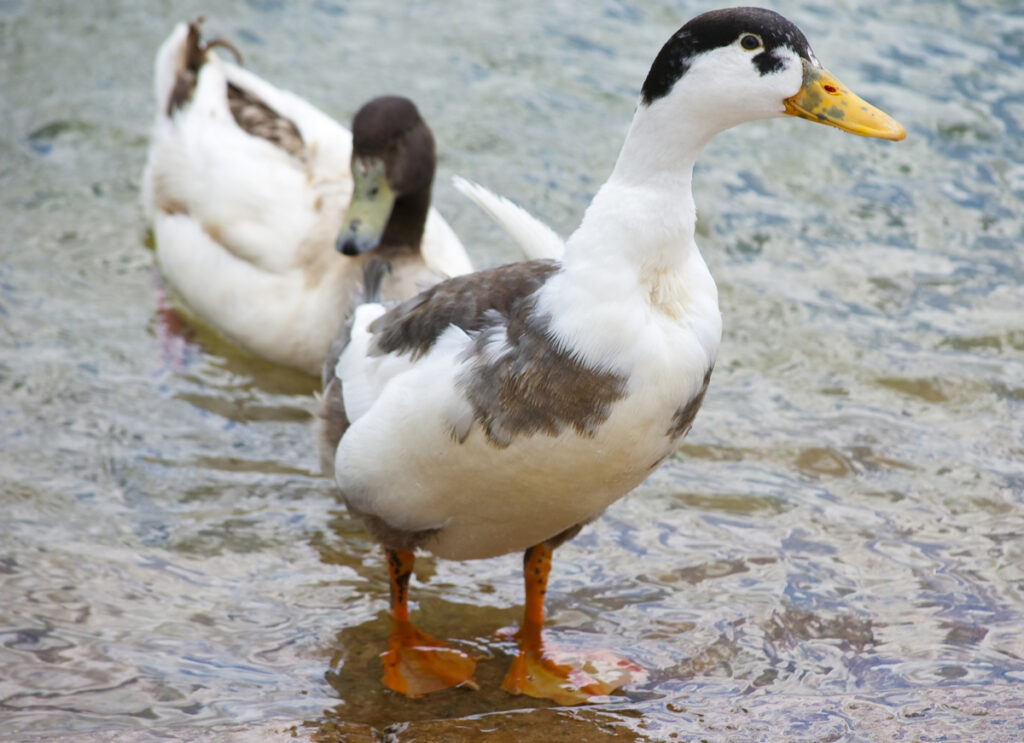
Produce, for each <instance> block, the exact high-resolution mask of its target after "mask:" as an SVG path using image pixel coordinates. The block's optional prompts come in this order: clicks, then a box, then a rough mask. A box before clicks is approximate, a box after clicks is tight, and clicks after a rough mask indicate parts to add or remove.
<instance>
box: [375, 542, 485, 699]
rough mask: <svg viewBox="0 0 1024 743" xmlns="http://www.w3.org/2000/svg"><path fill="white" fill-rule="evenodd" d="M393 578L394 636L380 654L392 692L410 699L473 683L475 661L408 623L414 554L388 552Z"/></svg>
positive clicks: (392, 618) (474, 687)
mask: <svg viewBox="0 0 1024 743" xmlns="http://www.w3.org/2000/svg"><path fill="white" fill-rule="evenodd" d="M385 553H386V555H387V560H388V574H389V575H390V577H391V636H390V637H389V638H388V650H387V652H384V653H381V656H380V657H381V660H382V661H383V662H384V676H383V678H382V679H381V680H382V681H383V682H384V685H385V686H387V687H388V688H389V689H394V690H395V691H397V692H401V693H402V694H405V695H406V696H409V697H419V696H423V695H424V694H429V693H430V692H432V691H440V690H441V689H448V688H450V687H452V686H459V685H465V686H469V687H471V688H473V689H476V688H477V685H476V683H475V682H474V681H473V671H474V670H475V668H476V660H475V659H474V658H472V657H470V656H469V655H467V654H466V653H464V652H462V651H461V650H457V649H455V648H453V647H450V646H448V645H446V644H445V643H443V642H439V641H438V640H435V639H434V638H432V637H431V636H430V635H428V634H426V633H424V632H421V631H420V630H418V629H417V628H416V627H415V626H413V624H412V622H410V621H409V578H410V576H411V575H412V566H413V562H414V561H415V559H416V558H415V555H414V554H413V553H412V552H407V551H405V550H390V549H389V550H385Z"/></svg>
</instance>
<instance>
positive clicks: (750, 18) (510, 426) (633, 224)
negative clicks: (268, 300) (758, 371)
mask: <svg viewBox="0 0 1024 743" xmlns="http://www.w3.org/2000/svg"><path fill="white" fill-rule="evenodd" d="M784 114H789V115H793V116H799V117H803V118H807V119H810V120H811V121H819V122H821V123H825V124H831V125H833V126H836V127H838V128H840V129H843V130H846V131H848V132H853V133H856V134H861V135H864V136H869V137H880V138H885V139H893V140H897V139H902V138H903V136H904V131H903V128H902V127H901V126H900V125H899V124H897V123H896V122H895V121H893V120H892V119H891V118H889V117H888V116H887V115H886V114H884V113H882V112H881V111H879V110H878V109H876V108H874V107H872V106H870V105H869V104H867V103H865V102H864V101H862V100H861V99H859V98H857V97H856V96H854V95H853V94H852V93H851V92H849V91H848V90H846V89H845V88H844V87H843V86H842V85H841V84H840V83H839V82H838V81H836V80H835V79H834V78H833V77H831V76H830V75H829V73H827V72H826V71H825V70H824V69H823V68H822V67H821V66H820V65H819V63H818V61H817V59H816V58H815V56H814V54H813V52H812V51H811V48H810V46H809V45H808V43H807V40H806V38H805V37H804V35H803V33H801V31H800V30H799V29H798V28H797V27H796V26H794V25H793V24H792V23H790V22H789V21H787V20H786V19H785V18H783V17H782V16H780V15H779V14H777V13H774V12H772V11H769V10H763V9H759V8H733V9H728V10H717V11H712V12H710V13H705V14H703V15H700V16H697V17H696V18H694V19H693V20H691V21H690V22H688V23H687V24H686V25H684V26H683V27H682V28H681V29H680V30H679V31H678V32H677V33H675V34H674V35H673V36H672V37H671V38H670V39H669V40H668V42H667V43H666V44H665V46H664V47H663V48H662V49H661V51H660V52H659V54H658V55H657V57H656V58H655V60H654V63H653V65H652V67H651V69H650V72H649V74H648V75H647V78H646V80H645V81H644V84H643V87H642V88H641V93H640V100H639V103H638V105H637V109H636V114H635V116H634V118H633V122H632V124H631V126H630V128H629V132H628V134H627V135H626V141H625V144H624V145H623V147H622V150H621V152H620V154H619V157H618V161H617V162H616V164H615V167H614V170H613V171H612V174H611V176H610V177H609V179H608V181H607V182H606V183H605V184H604V186H602V188H601V189H600V191H599V192H598V193H597V195H596V196H595V198H594V200H593V202H592V203H591V205H590V207H589V208H588V209H587V211H586V214H585V215H584V218H583V221H582V224H581V225H580V226H579V228H578V229H577V230H576V231H575V232H574V233H573V234H572V236H571V237H570V238H569V239H568V241H567V244H566V247H565V254H564V256H563V257H562V258H561V260H558V261H532V262H527V263H519V264H511V265H508V266H503V267H499V268H496V269H492V270H489V271H482V272H480V273H476V274H470V275H467V276H462V277H458V278H454V279H450V280H448V281H445V282H443V283H441V284H438V285H436V286H434V287H432V288H431V289H429V290H427V291H426V292H424V293H423V294H420V295H419V296H417V297H415V298H413V299H410V300H407V301H405V302H403V303H401V304H399V305H397V306H394V307H391V308H390V309H389V308H388V307H385V306H384V305H381V304H367V305H363V306H362V307H359V308H358V309H357V310H356V312H355V314H354V318H353V323H352V327H351V329H350V333H346V334H345V336H344V337H342V338H341V339H340V340H339V343H338V344H337V348H336V349H335V354H334V355H339V354H340V355H339V358H337V360H336V361H335V360H334V359H333V358H329V360H328V366H327V368H326V369H325V380H326V387H325V395H324V399H323V402H322V409H321V417H322V418H323V425H322V426H321V437H320V443H321V447H322V452H323V454H324V455H325V459H326V460H328V464H333V474H334V477H335V479H336V481H337V484H338V487H339V488H340V490H341V493H342V495H343V497H344V499H345V502H346V503H347V505H348V507H349V509H350V510H351V511H352V512H353V513H354V514H356V515H358V516H359V517H361V518H362V519H363V520H364V521H365V523H366V526H367V528H368V530H369V531H370V533H371V534H372V535H373V536H374V537H375V538H376V539H377V540H379V541H380V542H381V544H382V545H383V546H384V548H385V550H386V554H387V557H388V565H389V568H390V574H391V581H392V617H393V625H392V633H391V639H390V642H389V649H388V651H387V652H386V653H384V654H383V660H384V666H385V674H384V682H385V683H386V684H387V685H388V686H389V687H391V688H392V689H395V690H398V691H401V692H404V693H406V694H408V695H410V696H416V695H419V694H423V693H426V692H429V691H433V690H435V689H440V688H445V687H448V686H454V685H458V684H472V674H473V669H474V662H475V661H474V660H473V659H472V658H470V657H469V656H468V655H466V654H465V653H462V652H461V651H458V650H456V649H454V648H451V647H448V646H446V645H444V644H443V643H441V642H438V641H436V640H433V639H431V638H429V637H427V636H426V635H424V634H423V633H421V632H420V631H419V630H417V629H416V628H415V627H414V626H413V625H412V624H411V623H410V621H409V612H408V606H407V586H408V581H409V576H410V572H411V569H412V563H413V559H414V557H413V555H414V550H416V549H424V550H428V551H430V552H432V553H434V554H435V555H437V556H439V557H442V558H448V559H453V560H467V559H475V558H485V557H491V556H493V555H500V554H503V553H506V552H510V551H517V550H525V566H524V567H525V570H524V575H525V582H526V608H525V618H524V622H523V624H522V627H521V628H520V630H519V633H518V638H519V654H518V656H517V658H516V659H515V661H514V662H513V665H512V669H511V670H510V671H509V673H508V675H507V676H506V679H505V682H504V688H505V689H507V690H509V691H511V692H513V693H526V694H531V695H534V696H538V697H548V698H551V699H554V700H556V701H558V702H562V703H572V702H579V701H586V700H588V699H590V698H592V697H593V696H594V695H602V694H607V693H609V692H610V691H611V690H613V689H615V688H617V687H618V686H619V685H621V684H622V683H624V682H626V681H628V680H630V679H631V678H632V677H633V676H634V672H635V670H636V667H635V666H632V665H631V664H629V663H628V662H626V661H622V662H620V663H619V664H618V665H616V664H614V663H613V664H612V666H611V668H610V669H606V670H609V671H610V673H609V674H608V675H607V676H602V675H601V674H594V673H588V672H585V671H584V670H583V669H582V666H580V664H579V663H573V662H564V663H563V662H556V661H555V660H554V658H553V656H552V655H551V653H550V650H549V649H548V648H546V646H545V645H544V644H543V642H542V638H541V625H542V623H543V595H544V590H545V586H546V581H547V576H548V570H549V567H550V559H551V553H552V550H553V549H554V548H555V547H556V546H557V545H559V544H561V543H562V542H563V541H564V540H566V539H569V538H571V537H572V536H573V535H575V534H576V533H577V532H578V531H579V530H580V528H581V527H582V526H583V525H585V524H586V523H588V522H589V521H592V520H593V519H595V518H597V516H598V515H599V514H600V513H601V512H602V511H603V510H604V509H605V508H607V507H608V506H609V505H610V504H611V503H613V502H614V501H615V500H617V499H618V498H620V497H622V496H623V495H624V494H625V493H627V492H628V491H629V490H631V489H632V488H633V487H635V486H636V485H637V484H638V483H640V482H641V481H642V480H643V479H644V478H645V477H646V476H647V475H648V474H649V473H650V472H651V471H652V470H654V469H655V468H656V467H657V466H658V465H659V464H660V463H661V462H662V461H663V460H664V459H665V458H666V457H668V456H669V455H670V454H671V453H672V452H673V451H674V450H675V449H676V447H677V445H678V443H679V441H680V439H681V438H682V437H683V436H684V435H685V434H686V432H687V431H688V430H689V428H690V425H691V424H692V422H693V419H694V416H695V415H696V413H697V410H698V408H699V407H700V405H701V401H702V400H703V397H704V393H705V390H706V389H707V386H708V381H709V379H710V377H711V371H712V368H713V366H714V363H715V355H716V353H717V350H718V345H719V339H720V335H721V316H720V314H719V310H718V297H717V291H716V288H715V282H714V281H713V280H712V278H711V275H710V274H709V272H708V269H707V266H706V265H705V263H704V261H703V259H702V258H701V254H700V251H699V250H698V249H697V245H696V244H695V242H694V225H695V219H696V214H695V210H694V202H693V195H692V192H691V176H692V171H693V166H694V163H695V162H696V159H697V157H698V155H699V154H700V152H701V150H702V149H703V147H704V146H705V145H706V144H707V143H708V141H709V140H711V138H712V137H714V136H715V134H717V133H718V132H721V131H723V130H725V129H728V128H730V127H732V126H735V125H737V124H740V123H743V122H745V121H751V120H754V119H764V118H770V117H776V116H782V115H784ZM591 660H592V659H591Z"/></svg>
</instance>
